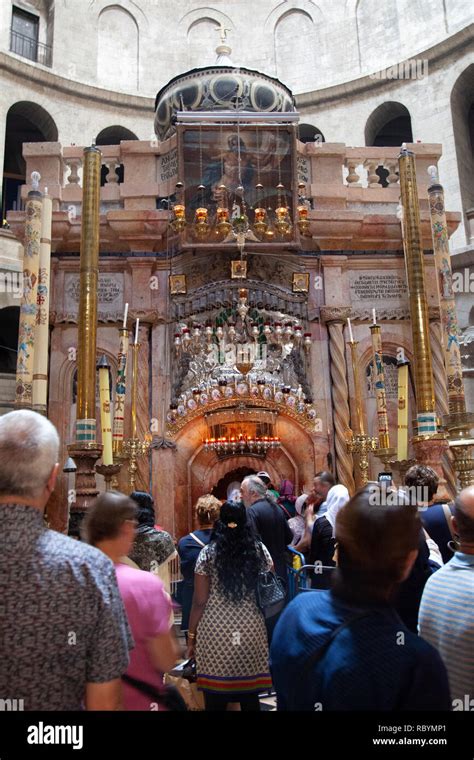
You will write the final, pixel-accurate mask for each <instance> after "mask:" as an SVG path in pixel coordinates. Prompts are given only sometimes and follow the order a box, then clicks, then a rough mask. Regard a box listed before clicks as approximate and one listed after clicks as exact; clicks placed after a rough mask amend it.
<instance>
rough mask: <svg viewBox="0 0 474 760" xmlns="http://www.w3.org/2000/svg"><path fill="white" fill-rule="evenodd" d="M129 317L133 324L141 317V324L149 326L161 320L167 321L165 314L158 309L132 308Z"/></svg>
mask: <svg viewBox="0 0 474 760" xmlns="http://www.w3.org/2000/svg"><path fill="white" fill-rule="evenodd" d="M128 318H129V319H130V320H131V324H132V325H133V324H134V323H135V322H136V321H137V319H139V320H140V325H147V327H153V326H154V325H157V324H159V323H160V322H166V320H165V319H164V317H163V315H162V314H160V312H159V311H158V310H157V309H130V311H129V312H128Z"/></svg>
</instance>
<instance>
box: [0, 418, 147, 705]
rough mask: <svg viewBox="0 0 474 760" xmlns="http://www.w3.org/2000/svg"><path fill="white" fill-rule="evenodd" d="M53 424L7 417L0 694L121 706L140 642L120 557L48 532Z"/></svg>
mask: <svg viewBox="0 0 474 760" xmlns="http://www.w3.org/2000/svg"><path fill="white" fill-rule="evenodd" d="M58 451H59V438H58V434H57V431H56V429H55V427H54V426H53V425H52V424H51V422H49V421H48V420H47V419H45V418H44V417H42V416H41V415H40V414H37V413H36V412H31V411H28V410H19V411H14V412H10V413H9V414H5V415H4V416H2V417H0V651H1V652H2V656H1V658H0V699H1V700H2V704H8V700H23V705H24V709H25V710H81V709H84V708H85V709H87V710H116V709H120V707H121V676H122V674H123V673H124V672H125V670H126V669H127V666H128V663H129V657H128V650H129V649H130V648H132V647H133V640H132V638H131V634H130V629H129V627H128V621H127V619H126V615H125V612H124V608H123V604H122V600H121V597H120V594H119V591H118V587H117V580H116V577H115V570H114V566H113V564H112V562H111V561H110V559H108V558H107V557H106V556H105V555H104V554H103V553H102V552H100V551H99V550H98V549H95V548H93V547H92V546H88V545H87V544H82V543H80V542H78V541H75V540H74V539H72V538H68V537H67V536H64V535H62V534H61V533H57V532H56V531H53V530H48V529H47V528H46V526H45V524H44V518H43V515H44V509H45V506H46V503H47V501H48V499H49V497H50V495H51V494H52V492H53V490H54V486H55V483H56V478H57V474H58V469H59V465H58V464H57V459H58Z"/></svg>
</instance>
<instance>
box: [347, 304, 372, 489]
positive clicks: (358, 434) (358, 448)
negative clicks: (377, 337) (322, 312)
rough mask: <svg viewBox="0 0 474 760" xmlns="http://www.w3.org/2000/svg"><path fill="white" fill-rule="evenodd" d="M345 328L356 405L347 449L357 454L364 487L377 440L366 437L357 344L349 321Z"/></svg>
mask: <svg viewBox="0 0 474 760" xmlns="http://www.w3.org/2000/svg"><path fill="white" fill-rule="evenodd" d="M347 327H348V329H349V346H350V348H351V360H352V374H353V378H354V395H355V404H356V424H355V425H354V427H355V433H354V434H353V431H350V433H351V437H350V439H349V440H348V441H347V449H348V451H349V453H351V454H357V462H358V466H359V481H360V485H365V484H366V483H367V482H368V479H369V476H368V473H369V452H371V451H375V449H376V448H377V439H376V438H372V436H370V435H367V434H366V432H365V431H366V424H365V409H364V403H363V399H362V388H361V382H360V373H359V367H358V364H357V346H358V345H359V343H358V341H356V340H354V335H353V333H352V325H351V320H350V319H348V320H347Z"/></svg>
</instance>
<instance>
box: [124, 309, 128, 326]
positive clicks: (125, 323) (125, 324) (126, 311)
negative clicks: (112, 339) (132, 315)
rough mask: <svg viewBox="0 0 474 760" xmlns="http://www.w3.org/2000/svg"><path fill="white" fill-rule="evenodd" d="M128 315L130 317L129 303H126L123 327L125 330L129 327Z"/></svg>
mask: <svg viewBox="0 0 474 760" xmlns="http://www.w3.org/2000/svg"><path fill="white" fill-rule="evenodd" d="M127 317H128V303H126V304H125V311H124V313H123V329H124V330H125V329H126V327H127Z"/></svg>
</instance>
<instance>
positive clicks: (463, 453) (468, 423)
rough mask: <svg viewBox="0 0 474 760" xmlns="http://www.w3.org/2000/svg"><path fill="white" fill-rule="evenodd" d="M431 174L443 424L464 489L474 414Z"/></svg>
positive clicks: (472, 467) (442, 217)
mask: <svg viewBox="0 0 474 760" xmlns="http://www.w3.org/2000/svg"><path fill="white" fill-rule="evenodd" d="M428 173H429V174H430V176H431V180H432V183H431V184H430V186H429V187H428V196H429V202H430V214H431V235H432V238H433V252H434V258H435V265H436V273H437V278H436V279H437V282H438V295H439V305H440V313H441V327H442V340H443V353H444V365H445V370H446V376H447V390H448V404H449V414H448V415H446V416H445V417H444V418H443V423H444V425H445V427H446V429H447V430H448V434H449V445H450V448H451V451H452V453H453V455H454V467H455V469H456V472H457V475H458V478H459V483H460V485H461V488H466V487H467V486H468V485H472V484H473V483H474V459H473V458H472V446H473V443H474V441H473V439H472V438H471V428H472V427H473V426H474V414H472V413H469V412H466V399H465V395H464V382H463V376H462V366H461V352H460V346H459V335H460V330H459V325H458V319H457V314H456V303H455V299H454V290H453V278H452V270H451V256H450V251H449V235H448V224H447V221H446V211H445V207H444V190H443V187H442V185H441V184H440V183H439V179H438V170H437V168H436V166H430V167H429V169H428Z"/></svg>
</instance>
